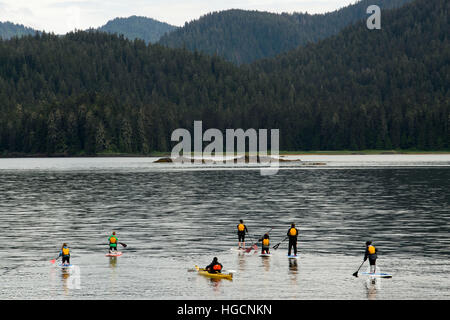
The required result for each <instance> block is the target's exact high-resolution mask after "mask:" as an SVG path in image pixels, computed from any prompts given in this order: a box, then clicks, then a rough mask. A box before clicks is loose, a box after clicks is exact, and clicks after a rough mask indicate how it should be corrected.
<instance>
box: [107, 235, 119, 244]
mask: <svg viewBox="0 0 450 320" xmlns="http://www.w3.org/2000/svg"><path fill="white" fill-rule="evenodd" d="M109 241H110V242H111V243H116V242H117V238H116V237H114V236H112V237H111V238H110V239H109Z"/></svg>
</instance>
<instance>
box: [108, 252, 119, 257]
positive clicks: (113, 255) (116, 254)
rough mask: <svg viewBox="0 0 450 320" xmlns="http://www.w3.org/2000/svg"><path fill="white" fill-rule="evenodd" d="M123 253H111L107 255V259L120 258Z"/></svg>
mask: <svg viewBox="0 0 450 320" xmlns="http://www.w3.org/2000/svg"><path fill="white" fill-rule="evenodd" d="M122 254H123V253H122V252H121V251H117V252H116V251H113V252H111V253H107V254H106V256H107V257H120V256H121V255H122Z"/></svg>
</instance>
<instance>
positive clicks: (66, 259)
mask: <svg viewBox="0 0 450 320" xmlns="http://www.w3.org/2000/svg"><path fill="white" fill-rule="evenodd" d="M59 257H62V261H61V264H63V265H64V264H68V265H69V264H70V250H69V247H68V246H67V243H63V245H62V248H61V251H60V252H59V256H58V258H59Z"/></svg>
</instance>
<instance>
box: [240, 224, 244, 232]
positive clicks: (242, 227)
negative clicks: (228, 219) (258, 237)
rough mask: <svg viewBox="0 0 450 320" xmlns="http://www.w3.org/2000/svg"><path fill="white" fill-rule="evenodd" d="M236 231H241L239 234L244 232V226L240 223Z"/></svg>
mask: <svg viewBox="0 0 450 320" xmlns="http://www.w3.org/2000/svg"><path fill="white" fill-rule="evenodd" d="M238 230H239V231H241V232H242V231H244V230H245V226H244V225H243V224H242V223H240V224H239V225H238Z"/></svg>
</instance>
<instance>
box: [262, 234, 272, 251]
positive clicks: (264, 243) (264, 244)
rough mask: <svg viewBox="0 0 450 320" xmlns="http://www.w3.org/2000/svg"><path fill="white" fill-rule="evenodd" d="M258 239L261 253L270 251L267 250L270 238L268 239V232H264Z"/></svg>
mask: <svg viewBox="0 0 450 320" xmlns="http://www.w3.org/2000/svg"><path fill="white" fill-rule="evenodd" d="M259 241H261V242H262V248H261V253H262V254H264V253H270V252H269V250H270V239H269V234H268V233H266V234H264V236H263V237H262V238H261V239H259Z"/></svg>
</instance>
